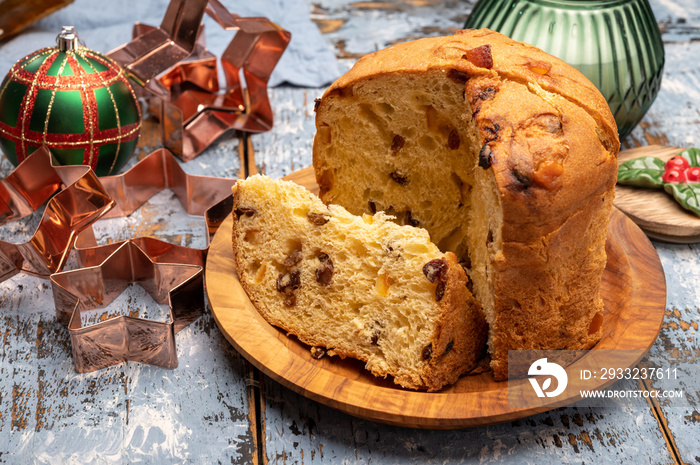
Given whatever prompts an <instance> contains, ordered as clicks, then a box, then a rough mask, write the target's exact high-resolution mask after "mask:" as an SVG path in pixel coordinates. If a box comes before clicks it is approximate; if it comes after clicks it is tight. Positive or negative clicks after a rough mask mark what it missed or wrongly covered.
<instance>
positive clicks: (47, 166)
mask: <svg viewBox="0 0 700 465" xmlns="http://www.w3.org/2000/svg"><path fill="white" fill-rule="evenodd" d="M48 199H50V200H49V202H48V204H47V205H46V209H45V211H44V213H43V215H42V217H41V222H40V224H39V227H38V228H37V230H36V232H35V233H34V235H33V236H32V238H31V239H30V240H29V242H26V243H24V244H13V243H10V242H5V241H0V281H4V280H6V279H9V278H10V277H12V276H14V275H15V274H17V273H20V272H22V273H28V274H32V275H35V276H39V277H42V278H48V277H49V275H50V274H52V273H55V272H57V271H60V270H61V269H63V267H64V265H65V263H66V259H67V258H68V255H69V253H70V251H71V248H72V247H73V243H74V241H75V239H76V236H77V234H78V233H80V232H81V231H83V230H84V229H85V228H87V227H89V226H90V224H91V223H92V222H93V221H95V220H97V219H98V218H100V217H101V216H103V215H104V214H105V213H106V212H107V211H108V210H109V209H110V208H112V207H113V206H114V201H113V200H112V199H111V198H110V197H109V195H108V194H107V193H106V192H105V190H104V189H103V187H102V185H101V184H100V182H99V180H98V179H97V176H95V174H94V173H93V171H92V170H91V169H90V167H88V166H84V165H70V166H55V165H54V164H53V163H52V157H51V153H50V152H49V150H48V149H47V148H46V147H42V148H40V149H37V150H36V151H34V152H33V153H32V154H31V155H30V156H29V157H27V158H26V159H25V160H24V161H23V162H22V163H20V165H19V166H18V167H17V168H15V169H14V171H12V173H10V175H9V176H7V177H6V178H5V179H3V180H2V181H0V225H3V224H6V223H9V222H11V221H16V220H19V219H21V218H24V217H26V216H28V215H30V214H32V213H33V212H34V211H36V210H37V209H38V208H39V207H41V206H42V205H43V204H44V203H45V202H46V201H47V200H48Z"/></svg>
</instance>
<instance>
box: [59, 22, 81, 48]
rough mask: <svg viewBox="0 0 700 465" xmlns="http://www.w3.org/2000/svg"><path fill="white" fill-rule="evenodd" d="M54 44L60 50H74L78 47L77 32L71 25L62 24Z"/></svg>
mask: <svg viewBox="0 0 700 465" xmlns="http://www.w3.org/2000/svg"><path fill="white" fill-rule="evenodd" d="M56 44H57V45H58V49H59V50H60V51H61V52H67V51H69V50H75V49H77V48H78V45H79V43H78V33H77V32H75V27H73V26H63V29H61V33H60V34H59V35H58V36H56Z"/></svg>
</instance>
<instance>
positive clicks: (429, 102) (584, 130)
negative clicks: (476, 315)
mask: <svg viewBox="0 0 700 465" xmlns="http://www.w3.org/2000/svg"><path fill="white" fill-rule="evenodd" d="M316 128H317V133H316V137H315V139H314V149H313V150H314V153H313V156H314V160H313V164H314V169H315V173H316V179H317V182H318V184H319V186H320V197H321V199H322V200H323V201H324V202H325V203H334V204H339V205H342V206H343V207H345V208H346V209H347V210H348V211H350V212H351V213H353V214H362V213H371V212H375V211H385V212H387V213H388V214H390V215H394V216H395V217H396V218H398V220H399V221H400V222H402V223H404V224H412V225H419V226H421V227H424V228H425V229H427V230H428V232H429V233H430V236H431V238H432V240H433V241H434V242H435V243H436V244H437V245H438V246H439V248H440V249H441V250H442V251H452V252H454V253H455V254H456V255H457V256H458V257H459V258H460V260H463V261H464V262H465V263H467V264H469V265H470V269H469V270H468V274H469V276H470V278H471V280H472V281H473V283H474V294H475V296H476V298H477V300H478V301H479V302H480V303H481V305H482V306H483V309H484V312H485V314H486V318H487V321H488V323H489V325H490V330H489V350H490V353H491V359H492V361H491V367H492V369H493V372H494V377H495V378H496V379H499V380H500V379H505V377H506V376H507V357H508V350H511V349H551V350H554V349H586V348H590V347H592V346H593V345H594V344H595V343H596V342H597V341H598V340H599V338H600V337H601V330H600V328H601V322H602V310H603V303H602V301H601V298H600V295H599V287H600V282H601V276H602V272H603V269H604V267H605V263H606V256H605V239H606V231H607V223H608V217H609V214H610V209H611V207H612V201H613V194H614V191H613V188H614V185H615V180H616V174H617V162H616V158H617V152H618V149H619V140H618V137H617V128H616V126H615V121H614V119H613V117H612V115H611V113H610V111H609V109H608V106H607V103H606V101H605V99H604V98H603V97H602V96H601V94H600V93H599V92H598V90H597V89H596V88H595V87H594V86H593V84H591V83H590V81H588V80H587V79H586V78H585V77H584V76H583V75H582V74H581V73H579V72H578V71H577V70H576V69H574V68H572V67H571V66H569V65H567V64H566V63H564V62H563V61H561V60H559V59H557V58H554V57H552V56H550V55H548V54H546V53H544V52H542V51H541V50H539V49H537V48H535V47H532V46H529V45H526V44H523V43H519V42H516V41H513V40H511V39H509V38H507V37H505V36H503V35H501V34H498V33H495V32H493V31H489V30H485V29H483V30H465V31H459V32H458V33H456V34H455V35H454V36H450V37H436V38H429V39H421V40H416V41H412V42H407V43H402V44H398V45H395V46H392V47H389V48H387V49H385V50H381V51H378V52H375V53H373V54H371V55H368V56H365V57H363V58H362V59H360V60H359V61H358V62H357V64H356V65H355V66H354V67H353V68H352V69H351V70H350V71H349V72H348V73H346V74H345V75H344V76H342V77H341V78H340V79H339V80H338V81H336V82H335V83H334V84H333V85H331V86H330V88H329V89H328V90H327V91H326V92H325V93H324V95H323V97H322V98H321V99H320V100H317V102H316Z"/></svg>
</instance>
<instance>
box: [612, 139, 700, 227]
mask: <svg viewBox="0 0 700 465" xmlns="http://www.w3.org/2000/svg"><path fill="white" fill-rule="evenodd" d="M674 158H675V159H676V160H675V162H676V163H675V164H673V162H674V160H673V159H674ZM680 158H683V159H684V160H685V162H687V163H685V162H683V161H682V160H679V159H680ZM671 165H673V166H671ZM681 165H682V167H680V166H681ZM679 167H680V168H679ZM698 167H700V148H695V147H691V148H688V149H686V150H684V151H682V152H680V153H678V154H676V155H675V156H674V157H673V158H672V159H671V161H669V162H664V161H663V160H661V159H659V158H656V157H640V158H635V159H633V160H627V161H626V162H624V163H621V164H620V166H619V167H618V169H617V182H618V183H619V184H624V185H628V186H636V187H651V188H657V189H660V188H663V189H664V191H666V192H667V193H668V194H670V195H671V196H673V198H674V199H675V200H676V202H678V203H679V204H680V205H681V207H683V208H685V209H686V210H688V211H690V212H692V213H693V214H695V215H696V216H699V217H700V180H698V176H697V171H696V172H695V177H690V176H686V174H687V173H689V170H691V169H695V170H697V169H698ZM670 170H675V172H676V173H678V172H679V170H680V171H682V172H683V173H680V174H676V173H674V172H670V173H669V171H670ZM691 171H692V170H691ZM668 174H671V175H674V174H676V177H675V178H674V177H673V176H669V177H664V175H667V176H668ZM688 179H691V180H692V181H691V182H689V181H688Z"/></svg>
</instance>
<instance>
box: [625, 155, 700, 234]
mask: <svg viewBox="0 0 700 465" xmlns="http://www.w3.org/2000/svg"><path fill="white" fill-rule="evenodd" d="M683 150H684V149H682V148H677V147H666V146H663V145H649V146H646V147H638V148H634V149H629V150H623V151H621V152H620V154H619V155H618V159H617V160H618V164H619V163H623V162H625V161H628V160H632V159H633V158H639V157H656V158H659V159H661V160H664V161H667V160H668V159H669V158H671V157H672V156H674V155H677V154H678V153H679V152H682V151H683ZM615 206H616V207H617V208H619V209H620V210H622V211H623V212H624V213H625V214H626V215H627V216H629V217H630V218H631V219H632V221H634V222H635V223H637V225H638V226H639V227H640V228H642V230H643V231H644V232H645V233H647V235H648V236H649V237H651V238H652V239H657V240H661V241H665V242H673V243H678V244H688V243H691V242H700V218H699V217H697V216H695V215H694V214H692V213H690V212H689V211H687V210H685V209H684V208H683V207H681V206H680V205H679V204H678V203H677V202H676V201H675V200H673V197H671V196H670V195H669V194H667V193H666V192H665V191H664V190H663V189H646V188H642V187H632V186H623V185H620V184H618V185H617V186H615Z"/></svg>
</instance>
